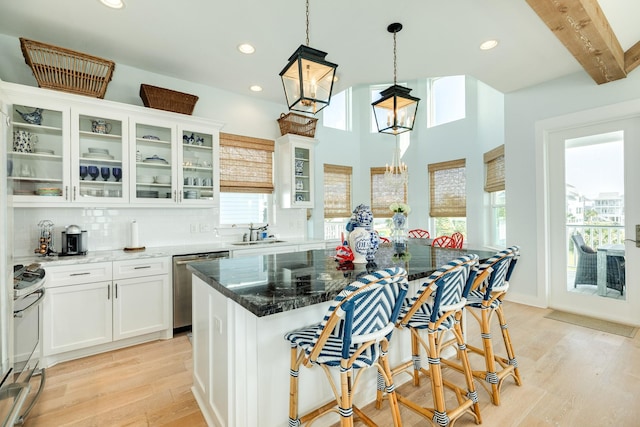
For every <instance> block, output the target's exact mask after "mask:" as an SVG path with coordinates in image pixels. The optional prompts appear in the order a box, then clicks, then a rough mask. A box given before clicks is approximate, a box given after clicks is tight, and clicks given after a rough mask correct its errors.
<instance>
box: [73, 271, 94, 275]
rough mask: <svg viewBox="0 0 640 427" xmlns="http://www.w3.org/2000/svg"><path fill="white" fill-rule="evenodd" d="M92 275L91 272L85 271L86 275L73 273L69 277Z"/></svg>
mask: <svg viewBox="0 0 640 427" xmlns="http://www.w3.org/2000/svg"><path fill="white" fill-rule="evenodd" d="M89 274H91V272H90V271H85V272H84V273H71V274H70V275H69V276H87V275H89Z"/></svg>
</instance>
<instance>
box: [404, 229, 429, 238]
mask: <svg viewBox="0 0 640 427" xmlns="http://www.w3.org/2000/svg"><path fill="white" fill-rule="evenodd" d="M430 237H431V234H429V232H428V231H427V230H423V229H421V228H414V229H413V230H409V238H410V239H429V238H430Z"/></svg>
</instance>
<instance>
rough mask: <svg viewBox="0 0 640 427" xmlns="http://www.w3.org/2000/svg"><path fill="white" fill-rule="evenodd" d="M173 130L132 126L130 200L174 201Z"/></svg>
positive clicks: (148, 125) (175, 199)
mask: <svg viewBox="0 0 640 427" xmlns="http://www.w3.org/2000/svg"><path fill="white" fill-rule="evenodd" d="M174 135H175V132H174V128H173V127H171V126H157V125H151V124H145V123H136V125H135V144H134V150H133V152H134V154H133V155H134V156H135V167H134V168H132V169H131V170H132V171H134V173H135V175H134V177H133V182H134V183H135V184H134V186H133V188H134V190H133V191H134V194H133V197H134V198H135V200H136V201H138V202H143V203H166V202H171V203H174V202H175V201H177V190H176V174H175V171H174V167H175V165H174V163H175V161H174V155H173V148H174V140H175V138H174Z"/></svg>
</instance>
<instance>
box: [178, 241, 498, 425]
mask: <svg viewBox="0 0 640 427" xmlns="http://www.w3.org/2000/svg"><path fill="white" fill-rule="evenodd" d="M414 240H415V241H410V243H409V247H408V252H409V253H410V254H411V259H410V260H409V261H404V260H400V259H397V258H398V257H394V254H395V253H394V251H393V249H392V248H391V247H386V246H382V247H381V248H380V249H379V250H378V252H377V254H376V259H375V261H374V262H373V263H369V264H367V265H365V264H351V265H350V266H349V267H345V266H341V265H340V264H338V263H337V262H336V261H335V260H334V255H335V251H334V250H314V251H305V252H297V253H284V254H275V255H262V256H254V257H246V258H230V259H216V260H212V261H211V262H201V263H198V264H193V265H189V267H188V268H189V269H190V271H191V272H192V273H193V365H194V366H193V372H194V384H193V393H194V395H195V397H196V400H197V401H198V404H199V405H200V408H201V409H202V412H203V414H204V416H205V418H206V419H207V422H208V423H209V425H212V426H226V427H242V426H265V427H266V426H268V427H277V426H282V427H285V426H287V425H288V403H289V358H290V347H289V345H288V343H287V342H286V341H285V340H284V338H283V336H284V334H285V333H286V332H288V331H290V330H293V329H296V328H299V327H302V326H305V325H308V324H312V323H317V322H319V321H320V320H322V317H323V316H324V314H325V312H326V310H327V308H328V306H329V304H330V301H331V300H332V299H333V298H334V297H335V296H336V295H337V294H338V292H340V290H342V288H344V287H345V286H346V285H347V284H349V283H351V282H353V281H354V280H356V279H357V278H358V277H360V276H361V275H364V274H367V272H368V271H374V270H377V269H381V268H386V267H393V266H399V267H403V268H405V269H406V270H407V272H408V279H409V281H410V283H411V288H410V290H409V295H412V293H413V292H415V289H416V287H417V286H418V285H419V283H420V279H421V278H424V277H427V276H428V275H429V274H431V272H433V270H435V269H436V268H437V267H439V266H440V265H442V264H444V263H446V262H447V261H449V260H451V259H452V258H455V257H458V256H461V255H464V254H467V253H476V254H478V255H479V256H480V258H481V259H484V258H488V257H489V256H491V255H493V253H494V252H493V251H476V250H465V249H443V248H431V246H429V245H428V244H427V242H425V241H421V240H419V239H414ZM405 258H406V257H405ZM391 345H392V347H391V351H390V359H391V363H392V365H396V364H399V363H401V362H403V361H405V360H409V359H410V357H411V355H410V344H409V334H408V332H407V331H396V332H394V336H393V338H392V341H391ZM300 376H301V379H300V400H299V402H300V411H301V412H304V411H307V410H309V409H312V408H315V407H316V406H319V405H320V404H321V403H325V402H327V401H329V400H330V399H331V398H332V393H331V389H330V387H329V386H328V383H327V381H326V379H325V378H323V376H324V374H323V373H322V371H321V370H319V369H305V370H304V371H302V372H301V373H300ZM406 379H409V377H408V376H407V378H406ZM403 381H404V380H403ZM375 383H376V372H375V370H370V372H367V373H365V376H364V377H363V378H362V380H361V382H360V385H359V386H358V389H357V390H356V395H355V400H354V401H355V402H356V404H359V405H360V406H364V404H366V403H368V402H370V401H372V400H373V399H374V398H375V389H376V388H375ZM336 421H338V418H337V416H336V417H335V418H334V417H332V416H329V417H325V418H323V419H320V420H318V421H317V422H316V424H314V426H322V425H330V424H332V423H334V422H336Z"/></svg>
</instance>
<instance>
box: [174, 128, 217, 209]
mask: <svg viewBox="0 0 640 427" xmlns="http://www.w3.org/2000/svg"><path fill="white" fill-rule="evenodd" d="M180 135H181V139H182V141H181V144H180V150H179V151H180V152H179V154H180V156H179V162H180V169H179V173H178V179H179V181H180V182H181V183H182V193H180V198H181V202H182V203H186V204H192V203H211V201H212V200H214V199H216V195H215V189H217V188H218V179H219V173H217V172H218V171H219V169H218V165H217V159H218V134H217V132H216V133H215V134H214V133H212V132H211V130H210V129H203V128H194V127H193V126H190V127H185V128H181V129H180ZM214 172H216V173H214Z"/></svg>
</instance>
